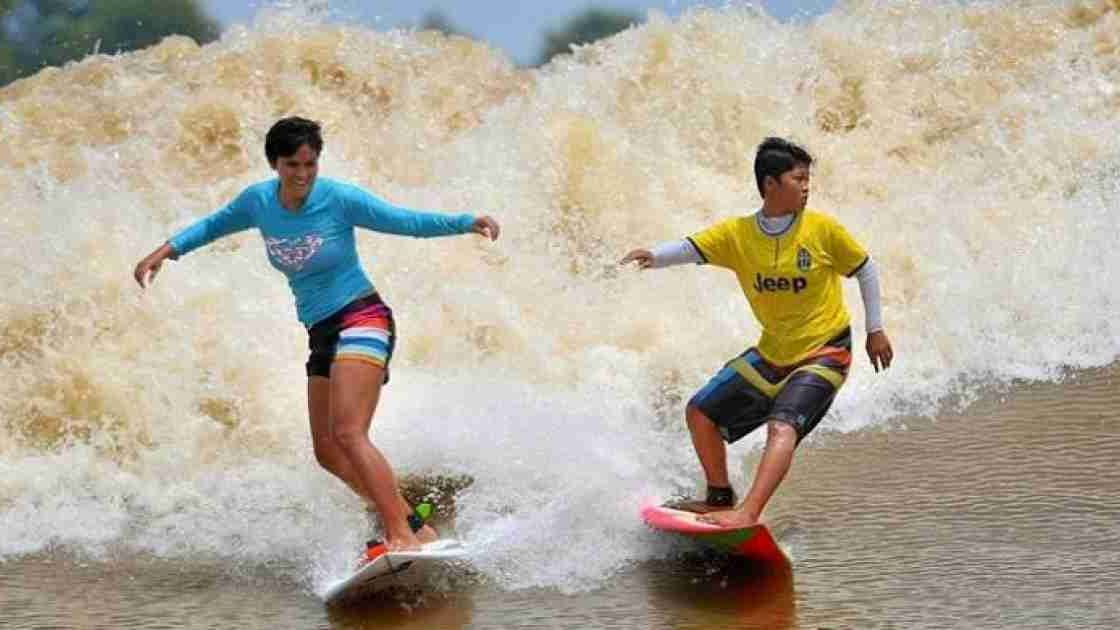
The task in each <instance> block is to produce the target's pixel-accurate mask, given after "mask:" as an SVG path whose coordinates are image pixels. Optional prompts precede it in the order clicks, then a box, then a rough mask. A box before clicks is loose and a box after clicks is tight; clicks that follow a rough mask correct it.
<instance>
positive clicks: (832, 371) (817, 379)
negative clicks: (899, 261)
mask: <svg viewBox="0 0 1120 630" xmlns="http://www.w3.org/2000/svg"><path fill="white" fill-rule="evenodd" d="M851 364H852V334H851V330H848V329H845V330H844V332H842V333H841V334H839V335H837V336H836V337H834V338H833V339H831V340H830V341H828V342H827V343H826V344H825V345H824V346H822V347H821V348H820V349H819V350H817V351H816V352H814V353H813V354H811V355H809V356H808V357H806V358H805V359H803V360H802V361H801V362H799V363H797V364H795V365H790V366H785V367H779V366H776V365H772V364H771V363H769V362H767V361H766V360H765V359H763V358H762V356H761V355H760V354H759V353H758V349H756V348H750V349H749V350H747V351H746V352H744V353H743V354H741V355H739V356H738V357H736V358H734V359H732V360H731V361H729V362H728V363H727V365H726V366H724V368H723V369H722V370H720V371H719V373H717V374H716V375H715V376H714V377H712V380H710V381H708V384H707V385H704V387H703V388H701V389H700V391H698V392H696V395H695V396H693V397H692V400H690V401H689V403H688V404H689V406H690V407H695V408H696V409H699V410H700V412H701V413H703V414H704V415H705V416H707V417H708V419H709V420H711V421H712V422H714V423H715V424H716V426H717V427H719V431H720V434H721V435H723V439H724V440H726V441H727V442H728V443H730V442H734V441H736V440H738V439H740V438H742V437H743V436H745V435H747V434H748V433H750V432H751V431H754V430H755V429H757V428H758V427H760V426H762V425H764V424H766V422H768V421H769V420H777V421H779V422H785V423H787V424H790V425H792V426H793V428H794V429H796V430H797V439H798V440H799V441H800V440H801V439H803V438H804V437H805V436H806V435H809V432H810V431H812V430H813V429H814V428H816V426H817V423H818V422H820V420H821V418H823V417H824V414H825V413H826V412H827V411H828V408H829V407H830V406H832V400H833V398H835V397H836V392H837V391H839V390H840V386H841V385H843V384H844V380H845V379H846V378H847V377H848V367H849V366H850V365H851Z"/></svg>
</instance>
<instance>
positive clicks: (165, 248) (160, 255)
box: [132, 243, 175, 289]
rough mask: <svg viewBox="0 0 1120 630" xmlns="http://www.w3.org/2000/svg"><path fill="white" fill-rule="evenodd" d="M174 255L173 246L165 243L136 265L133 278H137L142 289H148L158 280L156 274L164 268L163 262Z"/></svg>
mask: <svg viewBox="0 0 1120 630" xmlns="http://www.w3.org/2000/svg"><path fill="white" fill-rule="evenodd" d="M174 253H175V250H173V249H171V245H169V244H167V243H164V244H163V245H160V246H159V247H158V248H157V249H156V250H155V251H154V252H152V253H150V254H148V255H147V256H145V257H144V259H143V260H141V261H140V262H138V263H136V268H135V269H133V271H132V277H133V278H136V283H137V284H139V285H140V288H141V289H146V288H148V285H149V284H151V283H152V281H153V280H155V279H156V274H158V273H159V269H160V267H162V266H163V261H164V260H167V259H168V258H171V256H172V255H174Z"/></svg>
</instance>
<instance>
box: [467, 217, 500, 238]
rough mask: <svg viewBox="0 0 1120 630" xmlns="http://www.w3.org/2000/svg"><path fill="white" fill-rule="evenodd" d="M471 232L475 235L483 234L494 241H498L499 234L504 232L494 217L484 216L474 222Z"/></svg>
mask: <svg viewBox="0 0 1120 630" xmlns="http://www.w3.org/2000/svg"><path fill="white" fill-rule="evenodd" d="M471 231H472V232H474V233H475V234H481V235H482V236H485V237H486V238H488V239H490V240H492V241H496V240H498V233H499V232H501V231H502V228H501V226H499V225H498V222H497V221H495V220H494V219H493V217H490V216H488V215H482V216H481V217H478V218H477V219H475V220H474V225H472V226H471Z"/></svg>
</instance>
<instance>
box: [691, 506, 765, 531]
mask: <svg viewBox="0 0 1120 630" xmlns="http://www.w3.org/2000/svg"><path fill="white" fill-rule="evenodd" d="M696 520H697V521H700V522H701V523H708V524H709V525H719V526H721V527H750V526H751V525H757V524H758V517H757V516H754V515H753V514H747V512H746V511H745V510H724V511H723V512H708V513H707V514H704V515H702V516H697V517H696Z"/></svg>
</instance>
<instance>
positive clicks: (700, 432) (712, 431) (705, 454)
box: [684, 405, 731, 488]
mask: <svg viewBox="0 0 1120 630" xmlns="http://www.w3.org/2000/svg"><path fill="white" fill-rule="evenodd" d="M684 417H685V422H687V423H688V431H689V433H691V434H692V447H693V448H695V449H696V456H697V457H699V458H700V466H701V467H702V468H703V469H704V479H705V480H706V481H707V483H708V485H709V486H714V487H717V488H727V487H730V486H731V481H730V480H728V477H727V447H726V446H724V444H723V436H722V435H720V433H719V427H717V426H716V423H714V422H712V421H711V420H710V419H709V418H708V416H705V415H704V412H702V411H700V410H699V409H697V408H696V407H693V406H692V405H689V406H688V408H687V409H685V414H684Z"/></svg>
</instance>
